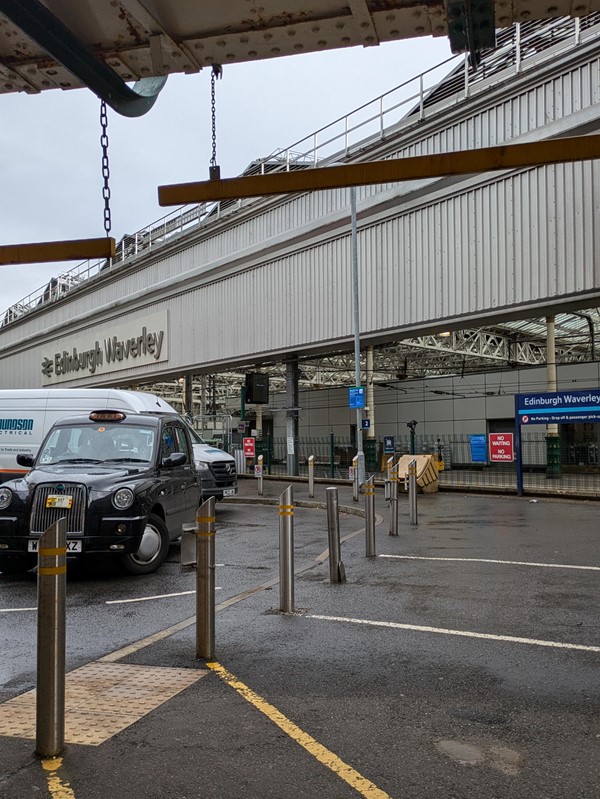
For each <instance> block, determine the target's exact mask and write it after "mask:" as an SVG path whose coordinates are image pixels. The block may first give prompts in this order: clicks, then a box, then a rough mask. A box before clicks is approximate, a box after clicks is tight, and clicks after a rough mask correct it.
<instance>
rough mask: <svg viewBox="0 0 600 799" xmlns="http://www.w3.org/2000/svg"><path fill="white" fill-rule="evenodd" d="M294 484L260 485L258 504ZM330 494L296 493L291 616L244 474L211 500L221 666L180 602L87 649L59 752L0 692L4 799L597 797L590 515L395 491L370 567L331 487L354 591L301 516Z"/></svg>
mask: <svg viewBox="0 0 600 799" xmlns="http://www.w3.org/2000/svg"><path fill="white" fill-rule="evenodd" d="M288 484H289V483H288V482H285V481H274V480H265V482H264V497H263V499H265V500H271V501H273V500H277V498H278V497H279V496H280V495H281V494H282V492H283V490H284V489H285V487H286V486H287V485H288ZM327 485H328V484H327V483H318V484H317V486H316V491H315V494H316V496H315V497H314V499H313V500H311V498H309V497H308V492H307V485H306V483H305V482H293V489H294V497H295V499H296V500H300V502H301V503H302V507H298V508H296V510H295V515H294V537H295V570H296V579H295V610H294V613H291V614H282V613H280V612H279V590H278V582H277V574H278V569H277V563H278V550H277V540H278V525H279V517H278V513H277V509H276V508H273V507H272V506H269V505H264V506H263V505H255V504H250V502H252V503H254V502H256V501H257V499H258V498H257V484H256V481H255V480H253V479H247V480H242V481H241V486H240V494H239V495H238V497H237V498H236V500H235V501H234V502H231V503H223V504H219V506H218V510H217V538H216V551H217V563H218V564H219V563H221V564H222V571H219V569H220V568H221V567H219V566H218V567H217V568H218V570H217V574H218V575H219V576H218V581H219V582H222V584H223V589H224V590H223V593H222V594H219V596H218V600H217V601H218V602H219V604H218V605H217V614H216V652H215V658H214V659H212V660H210V661H205V660H202V659H199V660H197V659H196V658H195V624H194V620H193V618H192V617H191V616H190V614H189V608H190V606H189V605H188V606H186V608H182V611H181V617H180V618H179V617H178V616H177V614H173V613H171V614H170V615H169V616H168V618H167V617H166V616H165V617H164V618H163V617H157V618H155V620H154V624H153V625H150V627H148V628H146V627H144V630H143V635H142V634H140V635H139V638H135V636H134V637H132V636H129V639H128V640H123V641H122V642H121V644H122V645H120V646H119V647H118V648H117V649H116V650H114V651H103V650H102V647H101V646H99V645H98V644H96V645H95V647H96V648H95V649H93V658H92V657H90V654H89V652H91V651H92V645H91V644H90V647H89V649H88V656H87V659H86V656H85V653H83V652H81V651H80V652H79V653H78V657H77V658H75V659H73V660H72V662H70V663H69V666H68V668H69V675H68V678H67V682H68V692H67V695H68V697H69V696H71V697H72V698H71V701H70V702H69V700H68V702H67V728H68V730H71V731H70V732H69V734H68V742H67V745H66V747H65V750H64V752H63V754H62V756H61V757H59V758H56V759H49V758H46V759H40V758H38V757H37V756H36V755H35V754H34V753H33V748H34V744H33V740H32V738H31V737H21V735H19V734H16V733H15V726H16V725H17V724H20V723H23V724H25V727H26V722H24V721H23V720H24V719H26V718H29V722H27V723H31V713H30V714H29V716H27V713H25V712H24V707H25V706H29V708H31V707H32V702H34V701H35V700H34V699H33V700H32V698H31V696H30V695H29V694H28V692H27V691H22V692H20V693H18V694H17V693H15V692H12V693H11V691H10V690H8V691H5V692H4V693H3V694H2V698H3V699H5V700H8V701H5V703H4V705H0V735H1V736H2V737H0V799H29V797H32V796H40V797H42V796H49V797H52V799H97V798H98V799H99V798H100V797H102V799H105V798H106V797H113V798H114V799H131V797H144V798H145V799H159V798H160V799H238V797H239V799H241V798H242V797H245V798H247V797H257V798H258V797H260V799H264V798H265V797H269V798H270V797H272V798H273V799H292V797H294V799H295V797H311V798H312V797H319V798H320V799H351V798H352V797H361V796H362V797H365V798H366V799H386V797H392V798H393V799H433V797H436V798H437V797H440V799H442V798H443V799H467V798H468V799H471V797H493V798H494V799H513V798H514V799H517V798H518V799H523V797H528V799H554V798H556V799H584V798H585V799H588V798H589V799H592V798H594V799H597V797H598V796H600V787H599V786H600V721H599V719H600V713H599V711H600V668H599V665H600V622H599V621H598V609H599V601H598V594H599V591H598V588H599V581H600V558H599V557H598V539H599V535H600V527H599V525H598V505H597V504H596V503H594V502H589V503H586V502H576V501H558V500H550V499H539V500H531V499H519V498H516V497H509V496H500V497H498V496H485V495H468V494H461V493H451V494H447V493H439V494H432V495H420V496H419V524H418V526H413V525H410V524H409V520H408V502H407V499H406V497H405V496H401V497H400V514H399V515H400V533H399V535H398V536H397V537H394V536H390V535H389V534H388V524H389V512H388V506H387V503H386V502H385V501H384V500H383V496H382V492H381V491H378V492H377V496H376V512H377V528H376V530H377V532H376V536H377V557H376V558H367V557H365V533H364V522H363V519H362V518H361V516H360V515H358V516H357V515H355V514H356V513H357V512H358V513H360V512H361V511H362V508H363V503H364V498H363V497H361V498H360V501H359V502H358V503H356V502H353V501H352V495H351V489H350V488H349V486H347V485H340V486H338V491H339V501H340V505H341V506H343V507H346V508H349V509H351V510H352V511H353V513H352V514H350V513H342V514H341V516H340V530H341V535H342V539H343V543H342V560H343V562H344V565H345V570H346V575H347V581H346V582H345V583H343V584H331V583H330V582H329V567H328V562H327V559H326V557H325V556H326V547H327V534H326V522H325V511H324V510H323V509H322V507H307V506H306V505H305V504H304V503H310V502H315V503H316V504H317V505H318V503H321V505H322V503H323V501H324V496H325V489H326V486H327ZM235 575H237V577H235V579H234V576H235ZM230 578H231V579H230ZM137 585H139V583H137ZM228 586H230V587H228ZM186 609H187V611H188V612H187V613H186V612H184V611H185V610H186ZM122 618H123V619H125V616H123V617H122ZM118 619H119V617H118V616H115V617H114V619H113V623H114V624H115V625H117V624H118ZM140 632H141V631H140ZM77 686H79V687H80V689H79V690H80V693H79V694H77V690H76V689H77ZM81 686H84V688H81ZM23 687H27V686H23ZM70 691H71V692H72V693H69V692H70ZM82 691H83V693H81V692H82ZM13 693H14V694H15V695H12V694H13ZM7 708H8V710H7ZM3 709H4V732H1V730H2V719H3V716H2V710H3ZM76 722H77V724H76ZM11 725H12V727H11ZM111 725H112V726H111ZM76 727H77V729H76ZM92 728H93V730H92ZM7 730H8V732H7ZM98 730H100V732H99V733H98V732H97V731H98ZM24 734H28V735H30V736H31V729H30V728H29V732H28V733H27V732H24V733H22V735H24ZM93 734H97V735H98V738H97V739H94V740H91V738H90V736H92V735H93ZM86 736H87V739H86ZM88 739H89V740H88ZM86 740H87V742H86Z"/></svg>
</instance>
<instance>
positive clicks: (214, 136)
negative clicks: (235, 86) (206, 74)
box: [210, 68, 217, 166]
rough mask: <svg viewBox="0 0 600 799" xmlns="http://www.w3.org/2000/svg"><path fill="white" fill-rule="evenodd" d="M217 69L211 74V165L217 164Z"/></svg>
mask: <svg viewBox="0 0 600 799" xmlns="http://www.w3.org/2000/svg"><path fill="white" fill-rule="evenodd" d="M215 80H216V75H215V70H214V68H213V71H212V73H211V76H210V114H211V120H212V158H211V159H210V165H211V166H216V165H217V106H216V102H215Z"/></svg>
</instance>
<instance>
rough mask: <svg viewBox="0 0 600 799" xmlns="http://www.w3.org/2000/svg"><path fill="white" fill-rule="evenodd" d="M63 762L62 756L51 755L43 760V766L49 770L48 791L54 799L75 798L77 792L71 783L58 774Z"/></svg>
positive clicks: (47, 774)
mask: <svg viewBox="0 0 600 799" xmlns="http://www.w3.org/2000/svg"><path fill="white" fill-rule="evenodd" d="M62 762H63V759H62V757H50V758H45V759H44V760H42V768H43V769H44V771H46V772H47V773H46V779H47V780H48V792H49V793H50V796H51V797H52V799H75V794H74V792H73V789H72V788H71V786H70V784H69V783H68V782H63V781H62V780H61V778H60V777H59V776H58V774H57V771H58V770H59V768H60V767H61V766H62Z"/></svg>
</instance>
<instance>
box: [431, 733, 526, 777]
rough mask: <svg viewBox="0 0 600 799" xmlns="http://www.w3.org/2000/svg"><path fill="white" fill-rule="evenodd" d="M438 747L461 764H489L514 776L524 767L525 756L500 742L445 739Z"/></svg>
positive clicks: (439, 742) (438, 743) (437, 744)
mask: <svg viewBox="0 0 600 799" xmlns="http://www.w3.org/2000/svg"><path fill="white" fill-rule="evenodd" d="M436 748H437V749H438V750H439V751H440V752H441V753H442V754H443V755H446V757H449V758H450V759H451V760H454V761H455V762H456V763H459V764H460V765H461V766H489V767H491V768H493V769H496V770H497V771H501V772H502V773H503V774H507V775H508V776H512V777H514V776H516V775H517V774H519V772H520V771H521V769H522V768H523V762H524V758H523V756H522V755H521V754H520V753H519V752H517V751H516V750H514V749H509V748H508V747H507V746H503V745H502V744H500V743H494V742H491V741H486V742H482V741H476V742H475V741H457V740H443V741H438V742H437V743H436Z"/></svg>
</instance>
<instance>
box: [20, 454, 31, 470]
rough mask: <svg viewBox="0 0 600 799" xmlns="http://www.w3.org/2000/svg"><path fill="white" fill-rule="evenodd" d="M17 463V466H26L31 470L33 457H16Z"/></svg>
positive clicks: (21, 455)
mask: <svg viewBox="0 0 600 799" xmlns="http://www.w3.org/2000/svg"><path fill="white" fill-rule="evenodd" d="M17 463H18V464H19V466H27V468H29V469H31V467H32V466H33V455H25V454H20V455H17Z"/></svg>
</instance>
